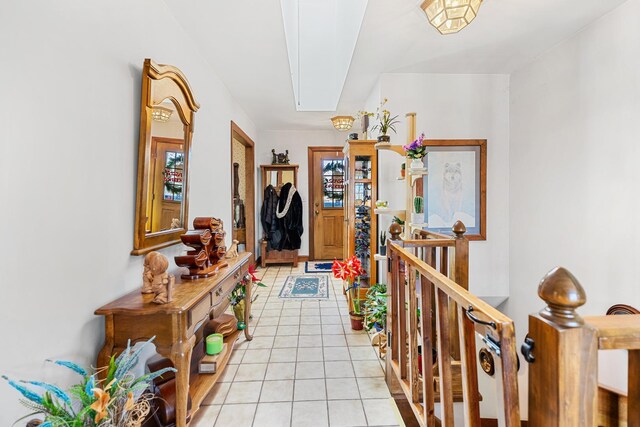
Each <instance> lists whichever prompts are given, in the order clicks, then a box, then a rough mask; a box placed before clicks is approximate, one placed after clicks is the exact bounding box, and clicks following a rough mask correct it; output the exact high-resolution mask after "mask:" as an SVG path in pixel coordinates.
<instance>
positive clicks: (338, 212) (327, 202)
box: [309, 147, 344, 260]
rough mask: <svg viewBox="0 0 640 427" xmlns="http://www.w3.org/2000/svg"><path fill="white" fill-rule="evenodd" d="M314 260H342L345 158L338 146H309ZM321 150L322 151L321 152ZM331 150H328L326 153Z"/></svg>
mask: <svg viewBox="0 0 640 427" xmlns="http://www.w3.org/2000/svg"><path fill="white" fill-rule="evenodd" d="M310 150H311V151H312V156H310V159H311V161H312V164H311V165H309V166H310V167H311V168H312V169H313V174H312V182H311V183H310V185H311V186H313V195H312V200H311V201H310V202H311V212H312V215H311V219H312V224H311V227H312V228H313V241H312V242H311V245H313V258H314V259H317V260H332V259H334V258H337V259H341V258H342V252H343V249H342V247H343V230H344V205H343V203H344V157H343V156H342V150H341V149H340V148H339V147H321V148H320V147H318V148H316V147H312V148H310ZM320 150H322V151H320ZM329 150H331V151H329Z"/></svg>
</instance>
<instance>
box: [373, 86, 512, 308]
mask: <svg viewBox="0 0 640 427" xmlns="http://www.w3.org/2000/svg"><path fill="white" fill-rule="evenodd" d="M375 94H378V95H379V98H378V99H384V98H388V100H389V101H388V103H387V105H386V107H387V109H389V110H390V111H391V112H392V114H394V115H395V114H399V115H400V117H399V119H400V120H401V123H400V124H399V125H398V126H397V128H396V129H397V131H398V133H397V134H393V133H392V134H391V142H392V143H393V144H405V143H406V142H407V141H406V138H407V136H406V120H405V114H406V113H408V112H415V113H416V122H417V132H418V134H419V133H420V132H425V134H426V136H427V138H429V139H487V240H486V241H483V242H471V243H470V253H471V256H470V277H469V282H470V283H469V286H470V290H471V291H472V292H474V293H476V294H477V295H481V296H506V295H508V291H509V282H508V280H509V230H508V227H507V226H506V224H508V221H509V211H508V207H509V204H508V200H509V77H508V76H506V75H444V74H383V75H382V76H381V78H380V82H379V85H376V87H375V88H374V89H373V94H372V96H370V97H369V100H368V101H367V108H368V109H369V111H371V110H375V107H376V102H375V100H374V99H375ZM373 124H374V120H372V125H373ZM372 137H375V135H372ZM378 154H379V160H378V162H379V172H378V181H379V183H380V184H379V197H378V198H379V199H381V200H388V201H389V204H390V207H392V208H394V207H396V206H397V207H398V209H404V204H405V199H404V197H405V195H404V194H405V186H404V182H402V181H397V180H396V178H397V177H398V176H399V175H400V165H401V164H402V161H403V160H402V158H401V157H400V156H398V155H397V154H395V153H393V152H390V151H380V152H379V153H378ZM381 218H382V219H383V221H382V222H381V227H385V228H386V227H388V225H389V220H390V219H389V218H386V217H381Z"/></svg>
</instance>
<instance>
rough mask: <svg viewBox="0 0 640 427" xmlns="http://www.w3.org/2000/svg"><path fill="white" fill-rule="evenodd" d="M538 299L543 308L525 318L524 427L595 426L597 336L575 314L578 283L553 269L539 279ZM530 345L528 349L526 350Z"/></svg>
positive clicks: (580, 295)
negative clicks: (526, 386)
mask: <svg viewBox="0 0 640 427" xmlns="http://www.w3.org/2000/svg"><path fill="white" fill-rule="evenodd" d="M538 296H539V297H540V298H542V299H543V300H544V302H545V303H546V304H547V306H546V307H545V308H544V309H543V310H542V311H540V312H539V313H538V314H533V315H530V316H529V336H528V338H530V340H528V344H529V345H530V347H532V348H533V351H532V352H531V353H532V356H533V357H534V359H532V360H533V361H532V362H531V364H530V365H529V425H530V426H532V427H590V426H595V425H596V424H595V423H596V412H597V411H596V408H597V400H596V399H597V391H598V375H597V374H598V372H597V369H598V342H597V333H596V332H597V331H596V330H595V329H593V328H591V327H589V326H588V325H585V324H584V321H583V320H582V318H581V317H580V315H579V314H578V313H576V309H577V308H578V307H580V306H582V305H584V303H585V302H586V300H587V298H586V294H585V292H584V289H583V288H582V286H581V285H580V283H579V282H578V280H577V279H576V278H575V277H574V276H573V275H572V274H571V273H570V272H569V271H567V270H566V269H564V268H562V267H557V268H554V269H553V270H551V271H550V272H549V273H547V275H546V276H545V277H544V278H543V279H542V281H541V282H540V285H539V286H538ZM531 344H532V346H531Z"/></svg>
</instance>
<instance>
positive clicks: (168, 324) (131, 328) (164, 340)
mask: <svg viewBox="0 0 640 427" xmlns="http://www.w3.org/2000/svg"><path fill="white" fill-rule="evenodd" d="M250 258H251V253H250V252H244V253H241V254H240V255H239V256H238V257H237V258H235V259H230V260H228V261H229V266H228V267H225V268H222V269H221V270H220V271H219V273H218V274H217V275H215V276H213V277H209V278H206V279H199V280H188V281H184V282H183V281H181V280H180V279H177V280H176V281H177V283H176V285H175V288H174V291H173V300H172V301H171V302H170V303H168V304H164V305H157V304H154V303H153V302H152V300H153V295H151V294H146V295H143V294H142V293H141V292H140V290H139V289H136V290H135V291H132V292H130V293H129V294H127V295H125V296H123V297H121V298H118V299H117V300H115V301H113V302H110V303H109V304H107V305H105V306H103V307H101V308H99V309H98V310H96V312H95V314H97V315H100V316H104V318H105V322H104V323H105V343H104V346H103V347H102V350H101V351H100V354H99V355H98V366H107V365H108V363H109V358H110V357H111V355H113V354H118V353H119V352H121V351H122V350H124V349H125V348H126V347H127V342H128V340H129V339H130V340H131V342H133V343H135V342H136V341H143V340H148V339H149V338H150V337H153V336H155V337H156V339H155V341H154V344H155V346H156V351H157V352H158V353H159V354H160V355H162V356H164V357H167V358H169V359H170V360H171V361H172V362H173V365H174V366H175V367H176V369H177V370H178V372H177V373H176V420H177V422H176V425H177V426H178V427H184V426H186V425H187V422H186V419H187V397H188V396H189V395H190V396H191V400H192V402H193V409H192V415H193V414H194V413H195V412H196V411H197V410H198V407H199V406H200V404H201V403H202V401H203V400H204V398H205V397H206V396H207V394H208V393H209V391H210V390H211V389H212V388H213V386H214V385H215V383H216V381H217V380H218V378H220V375H222V372H223V371H224V368H225V366H226V365H227V363H228V361H229V358H230V357H231V354H232V353H233V343H234V342H235V340H236V339H237V338H238V336H239V335H240V333H241V332H242V331H236V332H234V333H233V334H231V335H229V336H228V337H226V338H225V342H226V343H227V344H228V348H229V351H228V352H227V353H226V354H225V356H224V357H223V358H222V360H221V361H220V362H219V366H218V369H217V371H216V373H215V374H201V375H190V372H189V371H190V363H191V354H192V351H193V347H194V345H195V341H196V336H195V333H196V330H198V329H199V328H200V327H202V325H203V324H204V323H206V321H208V320H209V319H211V318H214V317H217V316H219V315H220V314H222V313H224V312H225V310H226V309H227V308H228V307H229V298H228V296H229V294H230V293H231V291H232V290H233V289H234V288H235V285H236V284H237V283H238V282H239V281H240V280H242V278H243V277H244V276H245V275H246V274H247V271H248V268H249V259H250ZM250 294H251V287H250V286H247V296H246V300H245V319H249V316H250V314H251V295H250ZM244 334H245V338H246V339H247V340H251V339H252V336H251V334H250V333H249V325H247V328H246V329H245V330H244Z"/></svg>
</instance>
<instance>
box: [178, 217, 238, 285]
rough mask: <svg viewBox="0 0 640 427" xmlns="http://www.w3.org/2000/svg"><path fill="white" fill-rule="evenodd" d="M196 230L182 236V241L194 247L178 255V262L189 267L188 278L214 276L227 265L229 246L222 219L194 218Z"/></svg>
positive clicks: (181, 265) (184, 275)
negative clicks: (184, 253) (227, 246)
mask: <svg viewBox="0 0 640 427" xmlns="http://www.w3.org/2000/svg"><path fill="white" fill-rule="evenodd" d="M193 228H194V230H190V231H188V232H187V233H186V234H183V235H182V236H180V239H181V240H182V243H184V244H185V245H187V246H189V247H191V248H192V250H190V251H187V255H181V256H177V257H176V258H175V259H176V264H177V265H178V266H180V267H187V268H188V269H189V274H183V275H182V278H183V279H187V280H194V279H200V278H204V277H209V276H213V275H215V274H216V273H217V272H218V269H220V268H222V267H226V266H227V265H228V264H227V263H226V261H224V259H225V255H226V253H227V248H226V246H225V245H224V238H225V235H226V233H225V231H224V229H223V224H222V221H221V220H219V219H217V218H212V217H197V218H195V219H194V220H193Z"/></svg>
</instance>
